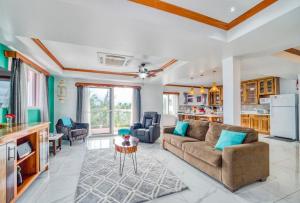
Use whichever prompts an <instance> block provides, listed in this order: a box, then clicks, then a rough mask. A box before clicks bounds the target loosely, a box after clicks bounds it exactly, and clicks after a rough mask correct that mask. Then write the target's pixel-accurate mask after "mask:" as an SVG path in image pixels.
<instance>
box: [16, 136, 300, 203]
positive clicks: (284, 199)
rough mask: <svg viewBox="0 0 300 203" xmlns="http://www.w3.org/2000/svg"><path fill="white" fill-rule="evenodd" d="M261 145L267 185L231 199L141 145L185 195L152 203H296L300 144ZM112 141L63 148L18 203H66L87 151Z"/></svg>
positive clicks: (244, 190)
mask: <svg viewBox="0 0 300 203" xmlns="http://www.w3.org/2000/svg"><path fill="white" fill-rule="evenodd" d="M261 141H263V142H268V143H269V144H270V177H269V178H268V179H267V181H266V182H257V183H254V184H252V185H249V186H246V187H243V188H241V189H240V190H238V191H237V192H235V193H231V192H230V191H228V190H227V189H226V188H224V186H223V185H222V184H220V183H218V182H217V181H215V180H214V179H212V178H210V177H209V176H207V175H205V174H204V173H202V172H201V171H199V170H198V169H196V168H194V167H192V166H190V165H189V164H187V163H186V162H184V161H182V160H181V159H179V158H177V157H176V156H174V155H172V154H171V153H170V152H167V151H164V150H162V149H161V146H160V144H159V143H156V144H153V145H149V144H141V145H140V148H141V149H142V150H148V151H149V152H151V154H152V155H153V156H154V157H155V158H156V159H157V160H159V161H161V162H163V163H164V164H166V166H167V167H168V168H169V169H170V170H171V171H173V172H174V173H175V174H176V175H177V176H178V177H179V178H180V179H181V180H182V181H183V182H184V183H185V184H186V185H187V186H188V187H189V189H188V190H186V191H183V192H180V193H176V194H173V195H168V196H165V197H162V198H159V199H156V200H153V201H151V202H155V203H160V202H172V203H179V202H180V203H181V202H183V203H188V202H191V203H200V202H211V203H214V202H222V203H227V202H228V203H232V202H234V203H239V202H243V203H245V202H259V203H265V202H277V203H299V202H300V161H299V160H300V149H299V148H300V144H299V143H297V142H292V143H289V142H283V141H278V140H272V139H267V138H261ZM111 145H112V139H111V138H109V137H106V138H94V137H93V138H89V139H88V141H87V142H86V143H82V142H80V141H79V142H76V143H75V144H74V145H73V146H72V147H70V146H69V145H68V143H64V145H63V149H62V151H61V152H58V153H57V155H56V156H55V157H53V156H51V158H50V168H49V170H48V171H47V172H44V173H42V174H41V175H40V177H39V178H38V179H37V180H36V181H35V182H34V183H33V185H32V186H30V188H29V189H28V190H27V191H26V192H25V193H24V194H23V196H22V197H21V198H20V199H19V200H18V201H17V203H69V202H73V200H74V193H75V189H76V185H77V180H78V177H79V172H80V169H81V163H82V161H83V159H84V153H85V151H86V150H89V149H97V148H109V147H110V146H111Z"/></svg>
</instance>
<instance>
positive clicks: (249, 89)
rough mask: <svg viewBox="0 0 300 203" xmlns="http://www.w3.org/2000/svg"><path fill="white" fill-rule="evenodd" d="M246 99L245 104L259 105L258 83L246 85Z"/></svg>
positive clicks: (250, 82)
mask: <svg viewBox="0 0 300 203" xmlns="http://www.w3.org/2000/svg"><path fill="white" fill-rule="evenodd" d="M245 91H246V99H245V102H244V103H245V104H258V95H257V81H249V82H246V83H245Z"/></svg>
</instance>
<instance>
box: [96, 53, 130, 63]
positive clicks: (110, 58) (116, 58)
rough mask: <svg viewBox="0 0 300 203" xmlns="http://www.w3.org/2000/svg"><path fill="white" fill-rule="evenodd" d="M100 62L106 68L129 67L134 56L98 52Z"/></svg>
mask: <svg viewBox="0 0 300 203" xmlns="http://www.w3.org/2000/svg"><path fill="white" fill-rule="evenodd" d="M97 57H98V61H99V63H100V64H101V65H106V66H128V65H129V63H130V62H131V60H132V58H133V56H126V55H119V54H112V53H104V52H97Z"/></svg>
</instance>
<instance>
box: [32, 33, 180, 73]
mask: <svg viewBox="0 0 300 203" xmlns="http://www.w3.org/2000/svg"><path fill="white" fill-rule="evenodd" d="M31 39H32V40H33V42H34V43H35V44H36V45H37V46H38V47H40V49H41V50H42V51H44V53H45V54H46V55H47V56H48V57H49V58H50V59H51V60H52V61H53V62H54V63H56V64H57V65H58V66H59V67H60V68H61V69H62V70H64V71H72V72H85V73H97V74H106V75H119V76H128V77H138V74H134V73H126V72H114V71H101V70H95V69H81V68H71V67H68V68H67V67H64V66H63V65H62V63H61V62H60V61H59V60H58V59H57V58H56V57H55V56H54V54H52V53H51V51H50V50H49V49H48V48H47V47H46V46H45V45H44V44H43V43H42V42H41V40H39V39H37V38H31ZM176 62H177V60H176V59H172V60H171V61H169V62H168V63H166V64H164V65H163V66H162V67H161V68H160V69H162V70H165V69H166V68H168V67H169V66H171V65H172V64H174V63H176ZM150 75H151V76H152V77H154V76H156V74H153V75H152V74H150Z"/></svg>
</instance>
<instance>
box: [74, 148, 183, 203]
mask: <svg viewBox="0 0 300 203" xmlns="http://www.w3.org/2000/svg"><path fill="white" fill-rule="evenodd" d="M113 156H114V151H113V149H100V150H90V151H87V154H86V156H85V160H84V162H83V165H82V169H81V172H80V177H79V181H78V185H77V190H76V195H75V202H78V203H79V202H80V203H94V202H97V203H98V202H105V203H106V202H107V203H109V202H112V203H123V202H126V203H127V202H128V203H136V202H144V201H149V200H152V199H155V198H158V197H162V196H165V195H169V194H172V193H176V192H180V191H182V190H185V189H187V186H186V185H184V183H183V182H182V181H181V180H179V179H178V178H177V177H176V176H175V175H174V174H173V173H172V172H170V171H169V170H168V169H167V168H166V167H164V165H163V164H161V163H160V162H159V161H157V160H155V159H154V158H152V156H151V155H150V154H147V153H145V152H144V153H142V152H140V151H138V152H137V163H138V172H137V173H136V174H135V173H134V169H133V163H132V159H131V158H130V157H129V156H126V161H125V167H124V172H123V175H122V176H120V175H119V161H120V160H119V156H118V157H117V159H116V160H114V158H113Z"/></svg>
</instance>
